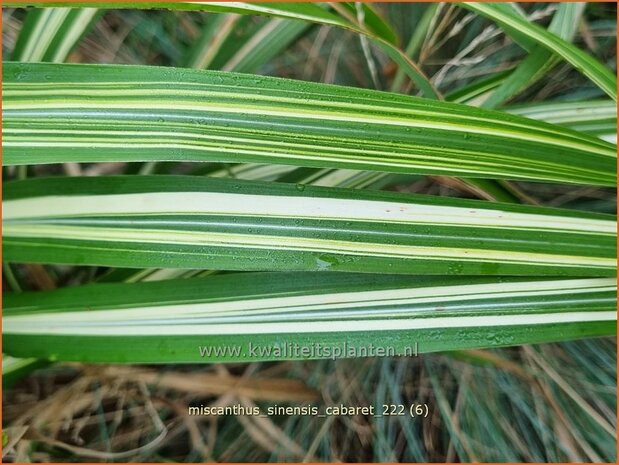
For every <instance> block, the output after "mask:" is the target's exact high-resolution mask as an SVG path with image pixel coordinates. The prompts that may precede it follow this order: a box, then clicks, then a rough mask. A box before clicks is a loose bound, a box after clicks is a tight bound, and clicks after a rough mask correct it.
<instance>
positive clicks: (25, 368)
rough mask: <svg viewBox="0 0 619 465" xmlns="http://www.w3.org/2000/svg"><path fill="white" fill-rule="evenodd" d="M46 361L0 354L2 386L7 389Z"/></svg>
mask: <svg viewBox="0 0 619 465" xmlns="http://www.w3.org/2000/svg"><path fill="white" fill-rule="evenodd" d="M47 364H48V363H47V362H46V361H44V360H38V359H36V358H15V357H11V356H10V355H6V354H4V353H3V354H2V387H3V388H4V389H8V388H10V387H11V386H13V385H14V384H15V383H16V382H17V381H19V380H20V379H21V378H23V377H24V376H26V375H27V374H28V373H30V372H32V371H33V370H36V369H37V368H43V367H44V366H46V365H47Z"/></svg>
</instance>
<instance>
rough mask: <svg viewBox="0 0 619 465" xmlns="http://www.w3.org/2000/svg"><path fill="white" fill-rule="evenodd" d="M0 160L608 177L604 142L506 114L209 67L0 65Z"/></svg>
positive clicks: (611, 169)
mask: <svg viewBox="0 0 619 465" xmlns="http://www.w3.org/2000/svg"><path fill="white" fill-rule="evenodd" d="M3 81H4V82H3V155H4V156H3V163H4V164H5V165H15V164H37V163H61V162H97V161H154V160H189V161H232V162H256V163H283V164H293V165H297V166H312V167H327V168H349V169H367V170H378V171H392V172H403V173H421V174H439V175H440V174H442V175H451V176H466V177H471V176H479V177H487V178H498V179H527V180H538V181H555V182H566V183H581V184H593V185H607V186H613V185H615V183H616V162H617V156H616V146H615V145H613V144H611V143H608V142H606V141H601V140H599V139H597V138H595V137H593V136H589V135H586V134H582V133H578V132H575V131H572V130H570V129H567V128H563V127H559V126H555V125H551V124H546V123H541V122H538V121H531V120H529V119H526V118H522V117H518V116H515V115H508V114H505V113H501V112H495V111H490V110H483V109H478V108H471V107H468V106H463V105H458V104H454V103H447V102H437V101H431V100H426V99H420V98H415V97H409V96H404V95H396V94H389V93H383V92H376V91H369V90H361V89H354V88H346V87H338V86H330V85H324V84H315V83H306V82H300V81H291V80H285V79H277V78H265V77H256V76H249V75H243V74H234V73H223V72H217V71H200V70H186V69H174V68H153V67H141V66H105V65H61V64H18V63H5V64H4V65H3Z"/></svg>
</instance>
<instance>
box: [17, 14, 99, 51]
mask: <svg viewBox="0 0 619 465" xmlns="http://www.w3.org/2000/svg"><path fill="white" fill-rule="evenodd" d="M98 13H99V10H97V9H96V8H47V9H33V10H29V11H28V15H27V16H26V19H25V21H24V25H23V27H22V30H21V31H20V34H19V37H18V39H17V43H16V44H15V48H14V50H13V53H12V54H11V59H13V60H15V61H31V62H37V61H49V62H54V63H61V62H63V61H65V60H66V58H67V57H68V56H69V53H70V52H71V50H72V49H73V48H74V47H75V45H76V44H77V42H78V41H79V39H80V38H81V37H82V36H83V35H84V34H85V33H86V31H87V30H88V28H89V27H90V26H91V25H92V23H93V21H94V20H95V18H96V17H97V15H98Z"/></svg>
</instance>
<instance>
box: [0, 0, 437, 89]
mask: <svg viewBox="0 0 619 465" xmlns="http://www.w3.org/2000/svg"><path fill="white" fill-rule="evenodd" d="M31 5H33V6H38V7H50V6H66V5H68V6H75V5H74V4H73V5H72V4H70V3H66V2H51V3H41V2H32V3H31ZM80 5H81V6H83V7H87V6H95V7H99V8H105V7H108V8H109V6H110V4H109V3H105V2H81V3H80ZM7 6H10V4H8V3H7ZM17 6H23V5H17ZM114 7H115V8H145V9H150V8H158V9H161V8H166V9H171V10H203V11H212V12H219V13H237V14H245V15H247V14H250V15H267V16H274V17H279V18H287V19H294V20H300V21H309V22H312V23H315V24H324V25H327V26H335V27H341V28H344V29H348V30H351V31H353V32H355V33H358V34H363V35H365V36H367V37H368V38H369V39H370V40H371V41H372V42H373V43H374V44H375V45H376V46H377V47H379V48H380V49H382V50H383V51H384V52H385V53H386V54H387V55H388V56H389V57H390V58H391V59H393V60H394V61H395V62H396V63H397V64H398V66H400V67H401V68H402V69H403V70H404V72H405V73H406V74H407V75H408V76H409V77H410V78H411V79H412V80H413V82H414V83H415V84H416V85H417V87H418V88H419V89H420V90H421V92H422V93H423V94H424V95H425V96H427V97H431V98H437V97H439V96H440V94H439V92H438V91H437V90H436V89H435V88H434V86H433V85H432V83H431V82H430V81H429V80H428V78H427V77H426V76H425V75H424V73H423V72H422V71H421V70H420V69H419V68H418V67H417V65H416V64H415V63H413V62H412V61H411V60H410V59H409V58H408V57H407V56H406V54H405V53H404V52H403V51H402V50H400V49H399V48H398V47H397V46H396V45H394V44H393V43H392V41H393V40H395V37H394V36H393V31H390V30H389V26H388V25H387V24H386V23H385V22H384V21H383V20H382V18H380V16H378V15H377V14H376V13H374V12H373V11H372V10H371V9H370V8H368V7H367V6H366V7H365V8H364V11H365V13H366V14H367V15H368V16H367V20H368V24H366V26H365V27H363V26H360V25H359V24H357V23H356V22H352V21H349V20H347V19H346V18H344V17H342V16H339V15H337V14H336V13H333V12H331V11H329V10H327V9H325V8H324V7H323V6H321V5H319V4H317V3H294V2H292V3H285V2H284V3H268V2H266V3H265V2H255V3H244V2H234V3H232V2H230V3H225V2H208V3H206V2H161V3H154V2H140V3H131V2H115V3H114Z"/></svg>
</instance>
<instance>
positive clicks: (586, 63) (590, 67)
mask: <svg viewBox="0 0 619 465" xmlns="http://www.w3.org/2000/svg"><path fill="white" fill-rule="evenodd" d="M459 5H461V6H463V7H465V8H467V9H469V10H471V11H474V12H475V13H478V14H480V15H482V16H486V17H487V18H489V19H491V20H493V21H496V22H497V23H499V24H500V25H501V26H502V27H503V28H505V30H506V32H508V33H510V34H512V33H514V32H516V33H517V34H519V35H525V36H526V37H528V38H529V39H531V40H533V41H535V43H537V44H539V45H541V46H543V47H545V48H546V49H548V50H550V51H551V52H553V53H555V54H557V55H558V56H560V57H561V58H563V59H564V60H565V61H567V62H568V63H570V64H571V65H572V66H574V67H575V68H576V69H577V70H578V71H580V72H581V73H583V74H584V75H585V76H587V77H588V78H589V79H591V81H593V82H594V83H595V84H596V85H597V86H598V87H599V88H600V89H602V90H603V91H604V92H605V93H606V94H607V95H609V96H610V97H611V98H612V99H613V100H614V101H617V77H616V76H615V75H614V74H613V73H612V72H611V71H610V70H609V69H608V68H607V67H606V66H605V65H603V64H602V63H600V62H599V61H597V60H596V59H595V58H594V57H592V56H591V55H589V54H587V53H585V52H583V51H582V50H580V49H579V48H577V47H575V46H574V45H572V44H571V43H569V42H567V41H565V40H563V39H561V38H560V37H558V36H556V35H555V34H553V33H551V32H548V31H547V30H545V29H544V28H542V27H540V26H538V25H537V24H533V23H531V22H529V21H528V20H527V19H526V18H523V17H521V16H518V15H512V14H507V13H506V12H505V11H504V9H503V8H502V7H501V5H500V4H492V3H481V2H477V3H475V2H464V3H459Z"/></svg>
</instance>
